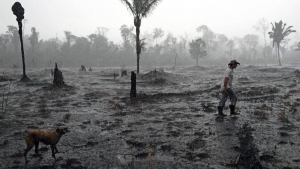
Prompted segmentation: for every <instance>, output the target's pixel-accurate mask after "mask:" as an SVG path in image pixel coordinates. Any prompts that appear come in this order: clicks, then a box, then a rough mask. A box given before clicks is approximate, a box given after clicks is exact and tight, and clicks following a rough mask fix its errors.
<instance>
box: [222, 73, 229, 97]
mask: <svg viewBox="0 0 300 169" xmlns="http://www.w3.org/2000/svg"><path fill="white" fill-rule="evenodd" d="M228 80H229V78H228V77H225V78H224V86H223V90H222V93H223V94H225V93H226V89H227V82H228Z"/></svg>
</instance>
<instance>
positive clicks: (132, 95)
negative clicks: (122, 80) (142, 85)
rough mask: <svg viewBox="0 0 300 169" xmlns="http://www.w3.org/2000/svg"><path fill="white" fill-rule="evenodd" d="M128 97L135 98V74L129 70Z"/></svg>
mask: <svg viewBox="0 0 300 169" xmlns="http://www.w3.org/2000/svg"><path fill="white" fill-rule="evenodd" d="M130 98H136V74H135V73H134V72H133V71H132V72H131V90H130Z"/></svg>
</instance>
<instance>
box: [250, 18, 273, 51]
mask: <svg viewBox="0 0 300 169" xmlns="http://www.w3.org/2000/svg"><path fill="white" fill-rule="evenodd" d="M254 28H255V30H256V31H259V32H261V33H262V34H263V36H264V41H265V47H264V56H266V47H267V42H266V34H267V31H268V29H269V24H268V23H267V20H266V19H265V18H262V19H260V20H259V21H258V22H257V23H256V25H255V26H254Z"/></svg>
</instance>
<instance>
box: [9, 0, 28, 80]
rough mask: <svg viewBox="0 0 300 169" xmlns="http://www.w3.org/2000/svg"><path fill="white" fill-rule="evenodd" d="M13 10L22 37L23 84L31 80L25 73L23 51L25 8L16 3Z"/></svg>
mask: <svg viewBox="0 0 300 169" xmlns="http://www.w3.org/2000/svg"><path fill="white" fill-rule="evenodd" d="M11 10H12V11H13V14H14V15H16V16H17V19H16V20H17V22H18V25H19V35H20V42H21V52H22V63H23V77H22V78H21V80H20V81H21V82H27V81H30V79H29V78H28V77H27V76H26V72H25V55H24V49H23V36H22V19H24V12H25V11H24V8H23V7H22V5H21V3H20V2H15V3H14V5H13V6H12V8H11Z"/></svg>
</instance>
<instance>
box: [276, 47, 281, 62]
mask: <svg viewBox="0 0 300 169" xmlns="http://www.w3.org/2000/svg"><path fill="white" fill-rule="evenodd" d="M277 56H278V61H279V66H281V62H280V54H279V43H277Z"/></svg>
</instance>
